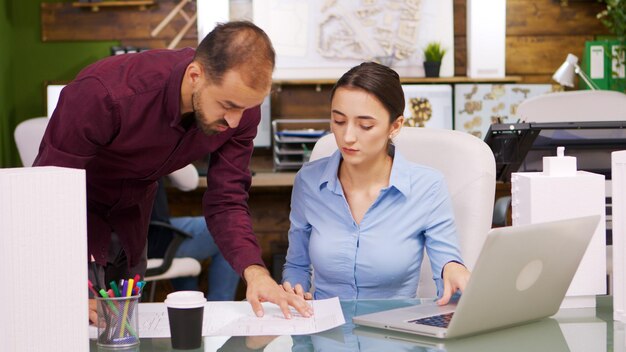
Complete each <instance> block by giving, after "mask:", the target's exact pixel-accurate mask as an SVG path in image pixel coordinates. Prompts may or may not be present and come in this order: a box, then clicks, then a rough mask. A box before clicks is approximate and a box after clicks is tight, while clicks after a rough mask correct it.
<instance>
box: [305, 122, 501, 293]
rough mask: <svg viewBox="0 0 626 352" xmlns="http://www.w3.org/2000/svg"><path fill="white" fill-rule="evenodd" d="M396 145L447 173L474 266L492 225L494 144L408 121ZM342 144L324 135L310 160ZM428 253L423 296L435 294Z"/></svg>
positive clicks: (421, 289)
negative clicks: (491, 147) (408, 124)
mask: <svg viewBox="0 0 626 352" xmlns="http://www.w3.org/2000/svg"><path fill="white" fill-rule="evenodd" d="M393 142H394V144H395V145H396V149H397V150H398V151H399V152H400V153H402V155H403V156H404V157H405V158H406V159H408V160H410V161H412V162H415V163H418V164H421V165H425V166H429V167H432V168H434V169H437V170H439V171H440V172H442V173H443V174H444V177H445V179H446V183H447V185H448V190H449V193H450V197H451V200H452V206H453V208H454V216H455V222H456V228H457V232H458V235H459V243H460V246H461V255H462V256H463V260H464V262H465V264H466V265H467V267H468V269H470V270H472V268H473V267H474V265H475V264H476V260H477V259H478V254H479V253H480V250H481V249H482V246H483V243H484V241H485V238H486V237H487V232H488V231H489V229H490V228H491V220H492V215H493V199H494V196H495V188H496V187H495V186H496V164H495V160H494V157H493V153H492V152H491V149H489V147H488V146H487V145H486V144H485V143H484V142H483V141H482V140H480V139H478V138H476V137H474V136H472V135H469V134H467V133H462V132H458V131H452V130H443V129H432V128H418V127H403V128H402V130H401V131H400V133H399V134H398V136H397V137H396V138H395V139H394V141H393ZM335 150H337V144H336V143H335V137H334V135H332V134H329V135H326V136H324V137H322V138H321V139H320V140H319V141H318V142H317V143H316V144H315V147H314V148H313V151H312V152H311V158H310V160H315V159H319V158H322V157H326V156H329V155H330V154H332V153H333V152H334V151H335ZM426 258H427V256H424V259H425V260H424V261H423V263H422V269H421V274H420V282H419V286H418V289H417V295H418V297H434V296H436V287H435V283H434V281H433V280H432V276H433V274H432V270H431V267H430V261H429V260H426Z"/></svg>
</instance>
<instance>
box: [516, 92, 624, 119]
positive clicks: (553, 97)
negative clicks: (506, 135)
mask: <svg viewBox="0 0 626 352" xmlns="http://www.w3.org/2000/svg"><path fill="white" fill-rule="evenodd" d="M517 115H518V116H520V118H521V119H522V120H523V121H526V122H572V121H576V122H580V121H624V120H626V94H623V93H620V92H614V91H608V90H578V91H571V92H558V93H551V94H544V95H539V96H536V97H532V98H529V99H526V100H524V101H523V102H521V103H520V104H519V106H518V107H517Z"/></svg>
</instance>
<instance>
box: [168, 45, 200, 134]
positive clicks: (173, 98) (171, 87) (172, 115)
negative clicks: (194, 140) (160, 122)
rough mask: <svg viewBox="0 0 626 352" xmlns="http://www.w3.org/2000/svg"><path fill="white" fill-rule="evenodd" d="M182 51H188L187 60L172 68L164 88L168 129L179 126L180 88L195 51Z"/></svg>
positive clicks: (187, 49)
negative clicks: (169, 121)
mask: <svg viewBox="0 0 626 352" xmlns="http://www.w3.org/2000/svg"><path fill="white" fill-rule="evenodd" d="M182 50H186V51H189V58H188V59H186V60H183V61H181V62H179V63H178V64H177V65H176V66H174V69H172V73H171V74H170V78H169V80H168V82H167V86H166V87H165V109H166V112H167V116H168V117H169V119H170V120H171V121H172V122H171V123H170V127H176V126H178V125H180V122H181V118H182V115H181V114H180V99H181V97H180V87H181V85H182V83H183V76H184V74H185V70H187V66H188V65H189V64H190V63H191V61H193V55H194V53H195V51H194V50H193V49H190V48H186V49H182Z"/></svg>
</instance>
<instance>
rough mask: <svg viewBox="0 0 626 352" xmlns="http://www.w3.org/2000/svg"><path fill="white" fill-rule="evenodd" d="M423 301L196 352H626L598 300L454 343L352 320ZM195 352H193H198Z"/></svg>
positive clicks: (620, 327) (380, 305) (351, 310)
mask: <svg viewBox="0 0 626 352" xmlns="http://www.w3.org/2000/svg"><path fill="white" fill-rule="evenodd" d="M418 303H419V300H360V301H343V302H341V308H342V310H343V313H344V316H345V319H346V324H344V325H343V326H340V327H337V328H334V329H331V330H328V331H324V332H321V333H317V334H313V335H304V336H278V337H264V336H262V337H261V336H255V337H230V338H229V337H205V338H204V342H203V347H202V348H201V349H198V350H197V351H211V352H212V351H220V352H221V351H237V352H239V351H268V352H270V351H271V352H276V351H297V352H300V351H302V352H304V351H332V352H335V351H429V352H431V351H437V352H439V351H441V352H443V351H448V352H454V351H524V352H528V351H550V352H557V351H581V352H583V351H584V352H588V351H594V352H596V351H598V352H599V351H614V350H615V351H625V350H626V330H625V324H623V323H619V322H615V323H614V322H613V305H612V297H610V296H599V297H598V298H597V307H596V308H588V309H563V310H560V311H559V312H558V313H557V314H556V315H555V316H554V317H551V318H548V319H543V320H541V321H539V322H535V323H531V324H526V325H521V326H518V327H513V328H509V329H503V330H499V331H495V332H490V333H485V334H480V335H475V336H471V337H466V338H460V339H452V340H437V339H429V338H425V337H424V338H422V337H417V336H415V335H409V334H403V333H394V332H391V331H386V330H380V329H373V328H367V327H363V326H358V325H356V326H355V325H354V324H352V316H354V315H361V314H366V313H373V312H377V311H381V310H385V309H392V308H399V307H405V306H408V305H414V304H418ZM90 347H91V351H118V352H119V351H125V352H126V351H170V350H172V349H171V345H170V341H169V339H142V340H141V344H140V345H139V346H137V347H136V348H131V349H115V350H111V349H103V348H99V347H98V346H96V343H95V341H94V340H91V341H90ZM194 351H195V350H194Z"/></svg>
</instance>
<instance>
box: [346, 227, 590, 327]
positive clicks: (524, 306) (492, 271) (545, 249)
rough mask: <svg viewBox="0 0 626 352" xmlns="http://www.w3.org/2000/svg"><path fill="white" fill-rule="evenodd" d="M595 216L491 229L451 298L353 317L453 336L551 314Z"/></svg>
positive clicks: (577, 261) (361, 321) (582, 251)
mask: <svg viewBox="0 0 626 352" xmlns="http://www.w3.org/2000/svg"><path fill="white" fill-rule="evenodd" d="M599 221H600V216H599V215H594V216H587V217H581V218H574V219H568V220H561V221H554V222H546V223H541V224H532V225H523V226H515V227H500V228H495V229H492V230H491V231H490V232H489V234H488V235H487V239H486V241H485V244H484V245H483V248H482V251H481V253H480V256H479V257H478V260H477V262H476V266H475V267H474V270H473V272H472V276H471V277H470V280H469V282H468V283H467V286H466V288H465V291H464V292H463V295H462V296H461V298H460V299H459V300H458V302H456V303H451V304H448V305H445V306H438V305H437V304H436V303H435V302H434V301H432V302H426V303H422V304H420V305H416V306H411V307H404V308H398V309H392V310H387V311H382V312H378V313H372V314H366V315H361V316H356V317H353V318H352V320H353V322H354V323H356V324H359V325H364V326H370V327H375V328H382V329H389V330H394V331H400V332H406V333H412V334H418V335H423V336H430V337H434V338H442V339H445V338H454V337H461V336H466V335H470V334H475V333H479V332H486V331H490V330H495V329H500V328H504V327H509V326H514V325H520V324H524V323H527V322H531V321H535V320H539V319H542V318H545V317H548V316H551V315H554V314H555V313H556V312H557V311H558V310H559V306H560V305H561V302H562V301H563V298H564V297H565V293H566V292H567V289H568V287H569V285H570V282H571V281H572V278H573V277H574V274H575V273H576V270H577V269H578V265H579V264H580V261H581V259H582V257H583V255H584V254H585V251H586V249H587V246H588V245H589V242H590V241H591V237H592V236H593V234H594V232H595V229H596V227H597V226H598V223H599Z"/></svg>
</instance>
